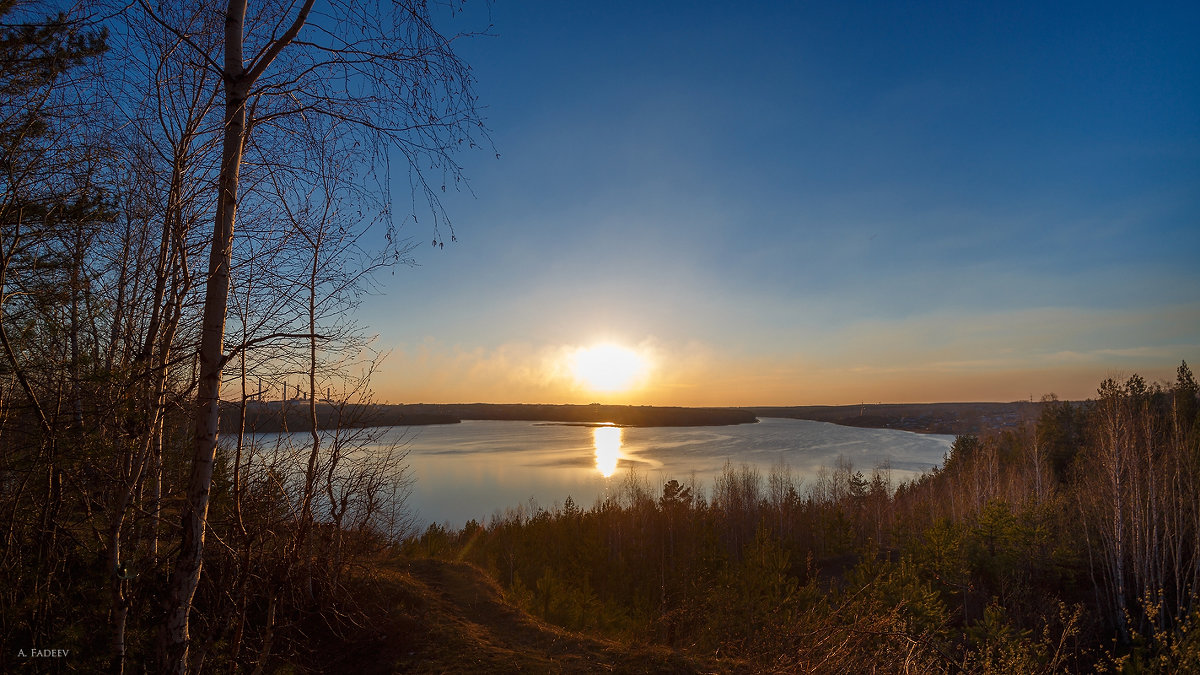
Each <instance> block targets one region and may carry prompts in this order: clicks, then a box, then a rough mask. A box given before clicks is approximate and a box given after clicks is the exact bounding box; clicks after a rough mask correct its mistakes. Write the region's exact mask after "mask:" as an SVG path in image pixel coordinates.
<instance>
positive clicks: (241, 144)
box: [132, 0, 482, 672]
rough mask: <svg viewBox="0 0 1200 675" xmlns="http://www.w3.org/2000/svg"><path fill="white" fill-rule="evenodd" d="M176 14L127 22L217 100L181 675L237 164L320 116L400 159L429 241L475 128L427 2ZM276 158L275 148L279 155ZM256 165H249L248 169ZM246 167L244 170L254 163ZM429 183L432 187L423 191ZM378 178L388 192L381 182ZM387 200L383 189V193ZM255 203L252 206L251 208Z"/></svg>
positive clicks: (180, 570)
mask: <svg viewBox="0 0 1200 675" xmlns="http://www.w3.org/2000/svg"><path fill="white" fill-rule="evenodd" d="M188 7H189V8H186V9H185V8H173V9H174V10H175V11H172V12H168V11H165V10H162V9H160V5H158V4H155V5H152V4H151V3H149V2H146V1H145V0H140V1H139V2H138V4H137V9H136V10H132V11H141V12H144V13H145V15H147V16H149V17H150V18H151V19H152V20H154V21H155V22H157V23H158V24H159V25H161V26H162V27H163V28H164V29H166V30H168V31H170V32H172V33H173V34H174V35H175V36H176V37H177V38H179V40H180V42H181V43H182V45H184V47H185V48H186V49H187V50H189V51H190V52H191V53H192V54H193V55H194V56H195V57H197V58H198V59H200V60H202V61H203V63H204V64H205V67H206V68H208V69H210V70H211V72H212V73H213V74H214V75H215V76H217V77H218V78H219V81H220V88H221V92H222V96H223V100H224V112H223V115H222V120H221V125H220V128H221V137H222V141H221V151H220V170H219V174H218V177H217V195H216V208H215V216H214V226H213V232H212V237H211V240H210V244H211V246H210V250H209V258H208V267H207V273H206V274H205V278H204V281H205V294H204V301H203V318H202V323H201V336H200V346H199V382H198V387H197V399H196V400H197V404H196V411H195V430H194V448H193V455H192V461H191V465H192V469H191V477H190V479H189V481H188V487H187V496H186V500H185V503H184V506H183V518H182V520H183V522H182V525H183V528H182V540H181V546H180V550H179V554H178V557H177V559H176V562H175V567H174V572H173V573H172V576H171V581H170V583H169V587H168V596H169V597H168V601H167V602H168V608H167V616H166V619H165V622H164V625H163V629H162V654H161V658H162V660H163V663H162V665H163V667H164V668H166V669H169V670H172V671H175V672H186V671H187V670H188V668H189V664H188V643H189V632H188V615H189V612H190V609H191V604H192V598H193V596H194V594H195V591H196V587H197V584H198V582H199V579H200V574H201V569H202V565H203V559H204V538H205V527H206V523H207V515H208V505H209V499H210V489H211V485H212V478H213V467H214V458H215V454H216V449H217V434H218V428H219V407H220V394H221V381H222V371H223V368H224V366H225V363H226V360H227V356H226V354H225V345H224V338H225V317H226V307H227V305H228V300H229V286H230V270H231V264H232V254H233V244H234V230H235V224H236V222H237V212H238V209H239V207H240V206H241V205H242V203H243V200H244V199H246V198H247V196H249V195H244V194H242V193H241V192H240V191H239V190H240V188H241V180H240V178H241V173H242V169H243V165H244V162H245V160H246V158H247V152H250V153H255V152H256V151H257V148H261V147H265V146H268V145H272V144H269V143H262V141H263V140H264V139H271V138H272V137H274V138H276V139H280V140H281V139H282V137H283V136H285V135H286V134H288V133H290V132H292V131H294V130H295V129H297V128H298V127H299V126H300V125H299V124H298V123H297V120H301V121H302V120H304V119H305V118H307V117H310V116H325V117H329V118H333V119H337V120H340V121H342V122H345V123H347V124H348V125H349V127H350V128H352V129H354V131H355V133H357V134H359V138H360V142H362V143H363V144H364V145H363V147H364V148H371V149H373V150H374V152H375V154H374V155H373V156H370V155H368V156H367V157H365V158H360V159H367V160H371V159H374V160H377V161H381V162H382V161H386V159H387V158H388V157H389V156H390V155H392V154H398V155H399V156H402V157H404V159H405V160H406V161H407V164H408V167H407V168H408V171H409V175H410V177H411V178H410V180H411V185H412V187H413V189H414V191H415V192H416V193H418V194H420V195H421V196H422V197H423V199H424V200H425V201H426V202H427V203H428V204H429V206H430V211H431V213H432V214H433V218H434V221H433V227H434V232H435V235H434V240H435V241H437V240H438V239H439V238H440V236H441V234H440V228H441V227H448V224H447V223H446V222H445V219H444V214H443V213H442V211H441V206H440V202H439V201H438V196H437V192H435V190H434V187H433V186H434V185H438V186H440V188H441V189H442V190H444V189H445V188H446V184H447V183H450V184H452V185H454V184H457V182H458V181H459V180H460V179H461V169H460V166H459V165H458V164H457V163H456V162H455V161H454V159H453V156H452V153H454V152H455V151H457V150H459V149H460V148H463V147H464V146H466V147H471V146H474V145H475V140H474V139H475V138H477V137H479V136H480V134H481V133H482V131H481V130H482V124H481V121H480V118H479V115H478V112H477V109H476V105H475V99H474V97H473V94H472V92H471V75H470V71H469V69H468V68H467V66H466V65H465V64H464V63H463V62H462V61H461V60H459V59H458V57H457V56H456V55H455V54H454V52H453V51H452V44H453V40H454V37H455V36H448V35H444V34H442V32H440V31H439V29H438V28H437V27H436V26H435V13H436V11H435V10H436V9H437V8H431V6H430V5H428V4H427V3H425V2H411V3H410V2H394V3H391V2H374V1H372V0H366V1H363V2H360V1H357V0H345V1H342V2H331V3H328V4H327V5H323V6H322V7H321V8H319V10H318V11H317V12H315V13H314V8H315V0H306V1H304V2H291V3H266V4H263V5H259V6H251V4H250V3H248V2H247V1H246V0H232V1H231V2H229V3H228V5H226V6H225V7H223V8H218V7H214V6H212V5H208V4H204V5H201V6H199V7H196V8H194V9H190V6H188ZM214 12H219V13H220V14H222V15H223V18H224V21H223V33H222V35H221V37H220V38H219V39H217V40H211V39H210V38H211V37H212V36H211V35H201V34H197V33H196V29H195V27H197V26H200V27H203V26H206V25H208V24H209V23H210V22H208V21H206V19H205V17H211V16H213V14H214ZM283 145H284V144H283V143H282V142H280V143H278V144H274V147H273V150H279V149H281V147H282V146H283ZM255 159H256V158H255ZM252 163H253V162H252ZM434 175H437V176H438V178H439V179H440V180H437V181H436V182H431V181H432V179H433V176H434ZM386 178H387V177H386V176H385V180H386ZM383 187H384V189H385V190H386V187H387V186H386V184H385V185H384V186H383ZM251 198H252V197H251Z"/></svg>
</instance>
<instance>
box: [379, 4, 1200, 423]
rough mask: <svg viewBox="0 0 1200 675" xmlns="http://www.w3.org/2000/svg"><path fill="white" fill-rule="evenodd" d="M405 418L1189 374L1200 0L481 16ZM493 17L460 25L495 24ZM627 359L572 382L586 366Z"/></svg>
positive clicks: (705, 7) (1079, 391) (910, 394)
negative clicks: (434, 405)
mask: <svg viewBox="0 0 1200 675" xmlns="http://www.w3.org/2000/svg"><path fill="white" fill-rule="evenodd" d="M490 21H491V23H492V24H493V28H492V29H491V33H493V36H491V37H481V38H473V39H470V40H466V41H463V42H461V43H460V44H459V45H458V51H459V53H460V54H461V55H463V56H464V57H465V58H466V59H467V60H468V61H469V62H470V63H471V64H472V65H473V67H474V69H475V72H476V75H477V78H478V87H477V93H478V94H479V95H480V98H481V101H482V103H483V105H485V106H487V109H486V110H485V111H484V115H485V117H486V118H487V123H488V126H489V128H490V130H491V135H492V139H493V141H494V142H495V145H496V151H497V152H499V158H496V157H494V156H493V155H492V153H491V152H477V153H475V154H471V155H465V156H463V158H462V159H463V162H464V164H465V166H466V171H467V173H468V175H469V177H470V179H471V190H472V191H473V193H474V194H473V195H472V194H470V193H467V192H460V193H454V192H453V191H452V192H451V194H450V195H449V196H448V197H447V199H446V202H445V206H446V208H447V210H448V211H449V214H450V216H451V218H452V219H453V223H454V228H455V233H456V235H457V239H458V242H457V243H449V242H448V243H447V244H446V247H445V248H444V249H440V250H438V249H433V248H431V247H430V246H429V244H428V240H429V239H430V237H429V236H427V234H426V232H425V231H424V230H423V229H422V228H423V227H424V225H423V224H422V225H414V224H412V223H411V221H410V222H409V225H408V226H407V230H406V232H407V233H408V234H409V235H411V236H412V237H413V239H414V240H416V241H423V242H424V243H423V245H422V246H421V247H420V248H418V249H417V250H416V260H417V263H418V264H417V266H415V267H411V268H410V267H401V268H397V269H396V270H395V274H394V275H393V274H389V275H386V276H383V277H380V278H379V280H378V281H379V283H378V291H379V292H378V293H377V294H376V295H374V296H372V297H370V298H368V300H367V301H366V303H365V304H364V305H363V307H362V308H361V309H360V312H359V319H360V320H361V321H362V322H363V323H365V324H367V325H368V326H369V327H370V329H371V330H372V331H373V332H377V333H378V334H379V339H378V341H377V343H376V346H377V347H378V348H380V349H384V350H388V351H390V356H389V357H388V359H387V361H386V362H385V365H384V367H383V369H382V371H381V372H380V373H379V374H378V375H377V376H376V378H375V380H374V385H375V388H376V390H377V392H378V394H379V397H380V398H381V399H384V400H388V401H392V402H465V401H488V402H544V403H587V402H592V401H602V402H610V403H632V404H654V405H768V404H772V405H789V404H794V405H801V404H844V403H858V402H860V401H885V402H920V401H953V400H1000V401H1008V400H1016V399H1025V398H1028V397H1029V396H1033V397H1035V398H1037V397H1040V396H1041V395H1043V394H1046V393H1050V392H1055V393H1057V394H1058V395H1059V396H1060V397H1062V398H1071V399H1078V398H1086V397H1090V396H1093V395H1094V393H1095V388H1096V385H1097V384H1098V383H1099V381H1100V380H1101V379H1102V378H1104V377H1107V376H1110V375H1128V374H1131V373H1133V372H1139V373H1141V374H1143V375H1145V376H1147V377H1148V378H1149V379H1151V380H1156V379H1166V378H1173V377H1174V369H1175V368H1176V367H1177V366H1178V365H1179V362H1180V360H1181V359H1187V360H1188V361H1189V363H1190V364H1192V365H1193V367H1195V366H1197V365H1200V272H1198V271H1197V268H1198V267H1200V264H1198V254H1200V41H1197V39H1196V36H1197V35H1200V5H1197V4H1196V3H1194V2H1193V3H1186V2H1179V3H1143V4H1137V5H1131V4H1117V3H1086V4H1085V3H1078V4H1070V3H1041V2H1029V3H1023V2H1013V3H1002V4H998V5H995V6H989V5H983V4H980V3H961V2H945V3H923V2H918V3H856V2H846V3H707V2H698V3H697V2H687V3H682V2H681V3H672V2H654V3H646V2H605V3H562V2H512V3H509V2H499V3H496V4H495V5H494V6H493V7H491V9H490ZM488 22H489V18H488V8H487V7H486V5H483V6H480V7H471V8H468V11H467V12H466V13H465V14H464V15H460V16H458V17H456V18H455V19H454V20H453V21H452V22H450V23H448V24H447V25H448V26H450V27H452V28H457V29H461V30H467V29H471V28H479V27H482V26H486V25H487V23H488ZM597 342H611V343H616V344H620V345H625V346H628V347H630V348H633V349H636V350H638V351H639V352H641V353H643V354H645V355H646V356H647V358H648V359H649V361H650V370H649V372H648V373H647V374H646V376H645V377H644V378H641V380H640V382H639V386H637V387H636V388H634V389H632V390H630V391H626V392H620V393H611V394H601V393H597V392H593V391H588V390H587V389H586V388H585V387H582V386H580V385H579V384H578V383H576V382H575V381H574V380H573V378H572V377H571V374H570V372H569V369H568V368H567V366H566V364H567V362H568V360H569V357H570V354H571V353H572V352H573V350H575V349H577V348H579V347H581V346H587V345H591V344H594V343H597Z"/></svg>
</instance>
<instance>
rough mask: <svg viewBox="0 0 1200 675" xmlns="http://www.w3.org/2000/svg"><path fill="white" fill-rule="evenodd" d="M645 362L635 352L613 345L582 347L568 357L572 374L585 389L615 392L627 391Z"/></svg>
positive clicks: (638, 376)
mask: <svg viewBox="0 0 1200 675" xmlns="http://www.w3.org/2000/svg"><path fill="white" fill-rule="evenodd" d="M647 366H648V364H647V362H646V359H645V358H644V357H642V356H641V355H640V354H638V353H637V352H635V351H633V350H632V349H629V348H628V347H622V346H620V345H614V344H598V345H593V346H591V347H581V348H579V349H577V350H575V353H574V354H572V355H571V372H572V374H574V375H575V379H576V380H577V381H578V382H579V383H580V384H582V385H584V386H586V387H587V388H588V389H591V390H593V391H598V392H618V391H625V390H626V389H629V388H630V387H632V386H633V385H634V384H636V383H637V382H638V380H639V379H641V378H642V377H643V376H644V375H645V374H646V371H647V369H648V368H647Z"/></svg>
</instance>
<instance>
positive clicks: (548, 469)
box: [381, 418, 954, 527]
mask: <svg viewBox="0 0 1200 675" xmlns="http://www.w3.org/2000/svg"><path fill="white" fill-rule="evenodd" d="M400 438H406V439H408V441H407V443H408V444H407V447H408V449H409V456H408V463H409V466H410V469H411V471H412V472H413V474H414V475H415V476H416V480H417V482H416V484H415V485H414V486H413V489H412V494H411V496H410V497H409V506H410V507H412V508H413V509H414V510H415V511H416V516H417V520H418V523H419V524H420V525H421V526H422V527H423V526H424V525H427V524H428V523H431V522H437V523H444V522H448V523H450V525H452V526H454V527H461V526H462V525H463V523H465V522H466V521H467V520H469V519H472V518H474V519H476V520H478V521H480V522H485V521H486V520H487V519H488V518H490V517H491V515H492V514H493V513H495V512H497V511H503V510H504V509H505V508H507V507H512V506H516V505H517V504H522V503H524V504H528V503H529V501H530V499H533V500H534V501H535V502H536V504H537V505H539V506H542V507H546V508H550V507H553V506H554V505H556V504H562V502H563V501H564V500H565V499H566V498H567V496H568V495H569V496H571V497H572V499H574V500H575V502H576V503H577V504H579V505H580V506H582V507H585V508H586V507H589V506H591V505H592V504H593V503H594V502H595V500H596V499H597V498H602V497H603V496H604V495H605V494H606V492H609V491H614V490H617V489H619V487H620V484H621V481H623V480H625V478H626V476H627V473H628V471H629V470H630V468H631V467H632V468H633V470H634V471H636V472H638V473H640V474H641V475H642V476H643V477H644V478H645V479H646V480H647V482H648V483H649V485H650V487H651V489H653V490H655V491H657V490H659V489H661V487H662V484H663V483H664V482H666V481H667V480H670V479H672V478H674V479H677V480H680V481H681V482H682V481H685V480H687V479H688V478H689V477H691V476H692V474H693V472H694V473H695V476H696V479H697V480H698V481H700V482H701V484H702V487H703V488H704V489H705V493H706V495H707V494H708V493H709V492H710V491H711V488H712V484H713V478H714V477H715V476H716V475H717V474H718V473H720V471H721V469H722V467H723V466H724V464H725V462H726V461H727V460H728V461H730V462H732V463H734V464H735V465H739V464H741V463H743V462H744V463H748V464H751V465H753V466H755V467H757V468H758V469H759V470H760V471H761V472H762V474H763V477H764V479H765V477H766V474H767V472H768V471H769V470H770V468H771V466H772V465H774V464H778V463H779V461H780V460H781V459H782V460H783V461H784V462H786V463H787V465H788V466H789V467H790V469H791V471H792V474H793V476H794V478H795V479H796V480H797V482H799V481H800V480H803V483H802V484H801V490H802V492H803V491H804V490H807V488H808V487H809V486H810V485H811V484H812V481H813V479H814V478H815V477H816V475H817V472H818V471H819V470H820V469H821V467H823V466H824V467H830V468H832V467H833V465H834V463H835V461H836V460H837V458H838V456H843V457H845V458H846V459H849V460H850V461H851V462H853V464H854V467H855V468H856V469H858V470H861V471H862V472H863V473H864V474H865V475H869V474H870V471H871V469H872V468H874V467H875V466H878V465H880V464H882V463H883V462H885V461H888V462H890V464H891V468H892V480H893V483H894V484H899V483H900V482H903V481H905V480H908V479H910V478H912V477H914V476H916V475H919V474H920V473H921V472H922V471H925V470H928V469H929V468H931V467H933V466H936V465H938V464H940V463H941V461H942V459H943V457H944V456H945V454H946V452H947V451H948V450H949V449H950V445H951V443H952V442H953V441H954V437H953V436H946V435H931V434H914V433H910V432H906V431H898V430H893V429H858V428H854V427H844V426H839V425H836V424H828V423H824V422H810V421H806V420H790V419H776V418H763V419H762V420H761V421H760V422H759V423H758V424H742V425H736V426H720V427H627V428H620V429H618V428H614V427H602V426H601V427H591V426H579V425H564V424H555V423H545V422H515V421H465V422H463V423H461V424H451V425H436V426H426V427H395V428H393V429H392V430H390V431H389V432H388V433H387V435H386V436H385V437H384V438H383V439H381V440H382V442H391V441H394V440H397V439H400ZM618 443H619V446H618V445H617V444H618ZM614 454H618V455H619V456H618V457H617V458H616V460H617V461H616V469H615V471H614V470H613V455H614ZM605 473H611V475H610V476H605V475H604V474H605Z"/></svg>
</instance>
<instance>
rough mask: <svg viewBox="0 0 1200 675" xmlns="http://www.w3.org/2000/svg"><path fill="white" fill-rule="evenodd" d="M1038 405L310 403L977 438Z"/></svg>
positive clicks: (326, 411) (1030, 414)
mask: <svg viewBox="0 0 1200 675" xmlns="http://www.w3.org/2000/svg"><path fill="white" fill-rule="evenodd" d="M1041 407H1042V404H1041V403H1040V402H1029V401H1015V402H1011V403H986V402H984V403H979V402H973V403H972V402H968V403H869V404H860V405H840V406H757V407H744V408H682V407H666V406H630V405H600V404H597V403H593V404H591V405H566V404H563V405H552V404H529V403H404V404H373V405H367V406H344V407H343V406H338V405H335V404H331V403H326V402H319V403H317V428H318V429H331V428H334V427H337V426H343V427H384V426H421V425H429V424H457V423H459V422H462V421H463V420H519V421H528V422H549V423H558V424H579V425H597V424H612V425H616V426H623V427H695V426H727V425H732V424H753V423H754V422H757V421H758V418H759V417H783V418H790V419H802V420H811V421H815V422H831V423H833V424H841V425H843V426H851V427H863V428H869V429H900V430H903V431H913V432H916V433H931V434H977V433H982V432H984V431H988V430H996V429H1006V428H1017V427H1019V426H1021V425H1022V424H1024V423H1026V422H1030V421H1034V420H1036V419H1037V418H1038V415H1039V414H1040V413H1041ZM238 421H239V414H238V408H237V406H236V405H232V404H225V405H223V406H222V408H221V431H222V432H223V433H230V432H232V431H235V430H236V429H237V426H238ZM311 426H312V425H311V415H310V412H309V408H308V401H306V400H303V399H294V400H290V401H251V402H249V403H248V404H247V407H246V429H247V431H252V432H257V433H271V432H280V431H308V430H309V429H310V428H311Z"/></svg>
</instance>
